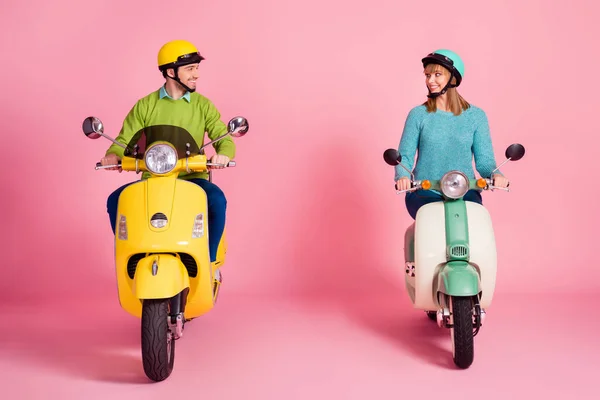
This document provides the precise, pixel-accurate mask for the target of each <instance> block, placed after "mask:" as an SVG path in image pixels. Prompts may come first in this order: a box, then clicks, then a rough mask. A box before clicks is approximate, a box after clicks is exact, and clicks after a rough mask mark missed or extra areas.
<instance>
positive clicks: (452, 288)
mask: <svg viewBox="0 0 600 400" xmlns="http://www.w3.org/2000/svg"><path fill="white" fill-rule="evenodd" d="M437 292H441V293H444V294H447V295H448V296H475V295H477V294H479V292H481V282H480V279H479V274H478V273H477V270H476V269H475V267H473V266H472V265H471V264H469V263H468V262H466V261H451V262H449V263H448V264H446V265H445V266H444V267H443V268H442V270H441V271H440V273H439V274H438V279H437Z"/></svg>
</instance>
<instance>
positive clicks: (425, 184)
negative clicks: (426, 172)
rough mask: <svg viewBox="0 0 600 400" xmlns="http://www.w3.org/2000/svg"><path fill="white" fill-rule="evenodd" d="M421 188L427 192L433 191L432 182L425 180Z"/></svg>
mask: <svg viewBox="0 0 600 400" xmlns="http://www.w3.org/2000/svg"><path fill="white" fill-rule="evenodd" d="M421 187H422V188H423V189H425V190H429V189H431V182H429V181H428V180H427V179H425V180H424V181H423V182H421Z"/></svg>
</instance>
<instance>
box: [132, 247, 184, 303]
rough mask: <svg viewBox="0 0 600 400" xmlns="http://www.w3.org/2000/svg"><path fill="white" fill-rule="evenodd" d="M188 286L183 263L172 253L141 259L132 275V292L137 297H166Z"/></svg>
mask: <svg viewBox="0 0 600 400" xmlns="http://www.w3.org/2000/svg"><path fill="white" fill-rule="evenodd" d="M155 264H156V267H155V266H154V265H155ZM153 270H154V272H153ZM154 273H155V274H154ZM189 287H190V277H189V275H188V272H187V269H186V268H185V265H183V263H182V262H181V260H180V259H179V258H177V257H175V256H174V255H172V254H153V255H151V256H147V257H145V258H143V259H141V260H140V261H139V262H138V264H137V268H136V270H135V275H134V277H133V292H134V294H135V296H136V297H137V298H138V299H167V298H171V297H173V296H175V295H176V294H177V293H180V292H181V291H182V290H183V289H185V288H189Z"/></svg>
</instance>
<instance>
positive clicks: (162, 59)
mask: <svg viewBox="0 0 600 400" xmlns="http://www.w3.org/2000/svg"><path fill="white" fill-rule="evenodd" d="M202 60H204V57H202V56H201V55H200V52H198V49H197V48H196V46H194V45H193V44H192V43H190V42H188V41H186V40H173V41H170V42H168V43H166V44H165V45H163V46H162V47H161V48H160V50H159V51H158V69H159V70H160V71H162V72H163V74H164V73H166V70H167V69H169V68H174V69H175V70H177V68H178V67H181V66H183V65H188V64H195V63H199V62H200V61H202ZM175 76H177V72H175Z"/></svg>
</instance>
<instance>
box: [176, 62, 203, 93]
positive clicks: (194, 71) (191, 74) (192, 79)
mask: <svg viewBox="0 0 600 400" xmlns="http://www.w3.org/2000/svg"><path fill="white" fill-rule="evenodd" d="M199 66H200V64H190V65H184V66H183V67H179V71H178V75H179V80H181V82H182V83H183V84H184V85H185V86H187V87H189V88H190V89H196V81H197V80H198V67H199Z"/></svg>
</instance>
